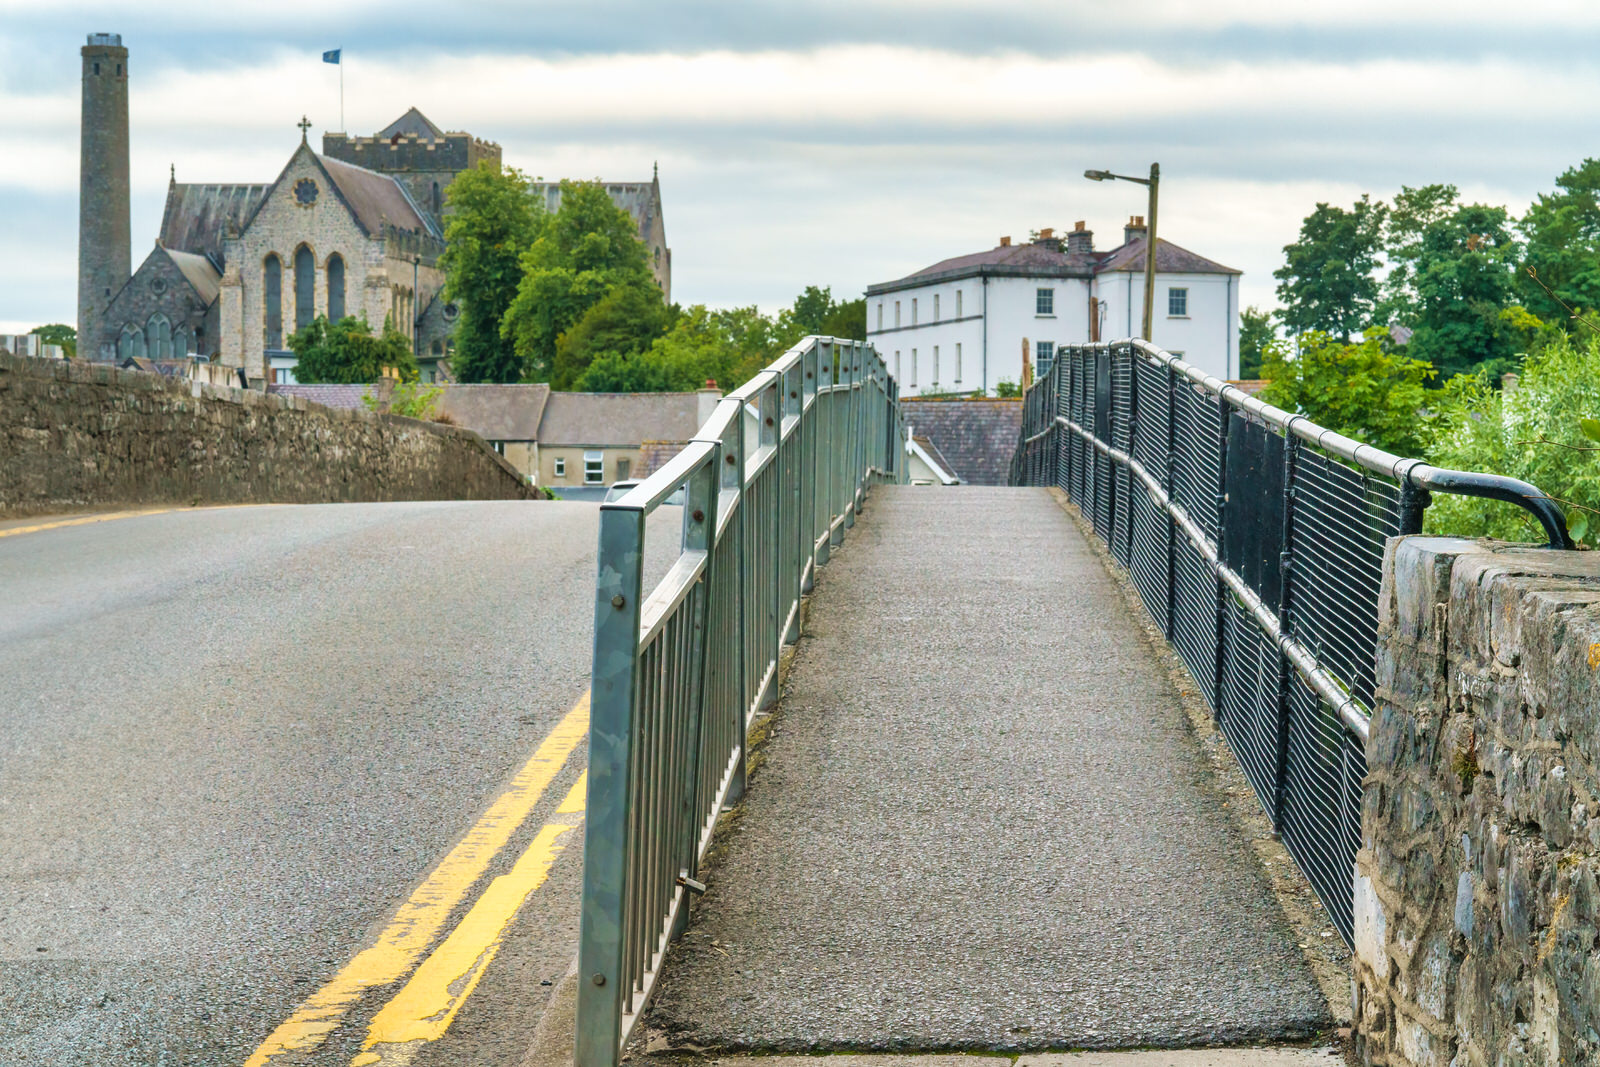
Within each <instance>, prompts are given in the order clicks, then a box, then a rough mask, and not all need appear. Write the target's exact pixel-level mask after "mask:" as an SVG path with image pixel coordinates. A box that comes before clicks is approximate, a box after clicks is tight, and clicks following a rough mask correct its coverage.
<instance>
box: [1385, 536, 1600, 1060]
mask: <svg viewBox="0 0 1600 1067" xmlns="http://www.w3.org/2000/svg"><path fill="white" fill-rule="evenodd" d="M1379 620H1380V622H1379V625H1380V637H1379V653H1378V682H1379V690H1378V708H1377V711H1376V713H1375V715H1374V716H1373V722H1372V736H1371V741H1370V743H1369V745H1368V757H1367V758H1368V767H1369V774H1368V778H1367V781H1366V789H1365V795H1364V798H1363V802H1362V820H1361V823H1362V848H1361V851H1360V853H1359V855H1358V857H1357V864H1356V867H1357V869H1356V901H1355V934H1356V954H1355V963H1354V966H1355V971H1356V983H1357V1004H1356V1039H1357V1047H1358V1049H1359V1050H1360V1052H1361V1054H1362V1057H1363V1059H1364V1061H1365V1062H1367V1063H1370V1064H1393V1065H1418V1067H1424V1065H1425V1067H1446V1065H1449V1067H1487V1065H1491V1064H1492V1065H1495V1067H1500V1065H1507V1067H1509V1065H1513V1064H1516V1065H1521V1064H1537V1065H1552V1067H1553V1065H1556V1064H1596V1063H1600V553H1576V552H1550V551H1541V550H1537V549H1527V548H1513V547H1509V546H1491V545H1485V544H1480V543H1477V542H1471V541H1460V540H1454V539H1446V538H1422V537H1414V538H1403V539H1396V540H1394V541H1392V542H1391V543H1390V545H1389V552H1388V559H1387V560H1386V563H1385V569H1384V590H1383V597H1382V601H1381V605H1380V615H1379Z"/></svg>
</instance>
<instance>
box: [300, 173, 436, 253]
mask: <svg viewBox="0 0 1600 1067" xmlns="http://www.w3.org/2000/svg"><path fill="white" fill-rule="evenodd" d="M316 159H317V161H318V162H319V163H321V164H322V169H323V170H324V171H325V172H326V173H327V175H328V180H329V181H331V182H333V184H334V185H336V186H338V188H339V195H340V196H342V197H344V201H345V203H347V204H349V205H350V210H351V211H352V212H354V213H355V216H356V220H357V221H358V222H360V223H361V228H362V229H363V230H366V231H367V233H368V234H377V233H379V232H381V231H382V230H383V224H384V223H385V222H387V223H388V224H389V225H391V226H395V227H398V228H399V229H402V230H419V231H421V232H422V233H429V234H433V233H434V232H435V231H434V228H433V223H432V222H430V221H429V220H428V219H427V218H426V217H424V216H423V214H422V212H421V210H419V209H418V208H417V205H416V204H415V203H414V202H413V201H412V199H411V196H410V194H408V193H407V192H406V190H405V186H403V185H401V184H400V183H399V182H397V181H395V180H394V179H393V178H391V177H389V176H388V175H387V174H379V173H378V172H377V171H371V170H368V169H367V168H365V167H358V166H356V165H355V164H354V163H346V162H344V161H343V160H339V159H333V158H331V157H329V156H317V157H316ZM435 236H437V234H435Z"/></svg>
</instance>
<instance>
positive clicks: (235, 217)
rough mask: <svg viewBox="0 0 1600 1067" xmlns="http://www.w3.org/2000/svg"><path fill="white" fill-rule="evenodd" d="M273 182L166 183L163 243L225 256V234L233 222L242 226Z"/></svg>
mask: <svg viewBox="0 0 1600 1067" xmlns="http://www.w3.org/2000/svg"><path fill="white" fill-rule="evenodd" d="M270 188H272V187H271V186H270V185H188V184H180V183H178V182H173V183H171V184H170V185H168V186H167V205H166V208H165V210H163V212H162V214H161V244H162V245H163V246H164V247H166V248H168V249H173V250H176V251H179V252H194V253H197V254H200V255H209V256H211V257H212V258H213V259H215V260H216V261H217V263H219V264H221V265H223V266H226V265H227V264H226V263H224V262H223V259H222V237H223V233H224V231H225V230H226V228H227V224H228V223H229V222H230V221H231V222H232V223H233V224H234V226H235V227H237V228H243V226H244V223H245V220H246V219H248V218H249V217H250V216H251V215H253V214H255V210H256V208H257V207H258V206H259V205H260V204H261V201H262V200H263V199H265V198H266V195H267V190H268V189H270Z"/></svg>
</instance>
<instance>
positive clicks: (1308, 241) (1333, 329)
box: [1272, 195, 1388, 341]
mask: <svg viewBox="0 0 1600 1067" xmlns="http://www.w3.org/2000/svg"><path fill="white" fill-rule="evenodd" d="M1387 214H1388V208H1386V207H1385V206H1384V205H1383V204H1382V203H1381V202H1374V201H1372V200H1371V199H1370V198H1369V197H1367V196H1365V195H1363V196H1362V197H1361V199H1360V200H1358V201H1356V203H1355V204H1354V206H1352V207H1351V209H1350V210H1348V211H1346V210H1345V209H1344V208H1341V207H1333V206H1331V205H1328V204H1318V205H1317V207H1316V210H1315V211H1313V212H1312V213H1311V214H1310V215H1307V216H1306V218H1305V221H1304V223H1302V225H1301V227H1300V238H1299V240H1297V241H1296V242H1295V243H1294V244H1291V245H1286V246H1284V249H1283V251H1284V256H1285V262H1284V265H1283V266H1282V267H1280V268H1278V269H1277V270H1275V271H1273V274H1272V276H1273V277H1274V278H1277V279H1278V290H1277V292H1278V299H1279V300H1281V301H1282V302H1283V310H1282V311H1281V312H1280V316H1281V318H1282V319H1283V323H1284V325H1285V326H1286V327H1288V329H1289V332H1290V333H1291V334H1296V335H1298V334H1303V333H1310V332H1312V331H1318V332H1323V333H1328V334H1332V335H1334V336H1336V337H1339V338H1341V339H1342V340H1345V341H1348V340H1350V338H1351V337H1352V336H1353V335H1354V334H1356V333H1357V332H1359V331H1360V330H1361V329H1362V328H1363V327H1365V326H1366V325H1367V324H1368V323H1370V322H1371V321H1372V315H1373V309H1374V307H1375V306H1376V303H1377V297H1378V282H1377V279H1376V277H1375V276H1374V272H1375V271H1376V270H1377V266H1378V253H1379V250H1380V249H1381V248H1382V238H1383V223H1384V219H1385V217H1386V216H1387Z"/></svg>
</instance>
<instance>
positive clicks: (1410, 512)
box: [1399, 471, 1433, 535]
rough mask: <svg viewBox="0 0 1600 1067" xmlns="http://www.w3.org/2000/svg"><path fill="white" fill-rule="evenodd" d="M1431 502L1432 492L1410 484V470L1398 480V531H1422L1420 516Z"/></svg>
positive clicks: (1407, 532) (1409, 532)
mask: <svg viewBox="0 0 1600 1067" xmlns="http://www.w3.org/2000/svg"><path fill="white" fill-rule="evenodd" d="M1432 502H1433V494H1431V493H1429V492H1428V491H1427V490H1426V489H1419V488H1417V487H1416V486H1414V485H1412V484H1411V477H1410V472H1409V471H1408V472H1407V475H1406V477H1405V478H1403V479H1401V481H1400V516H1399V518H1400V533H1401V534H1402V535H1406V534H1419V533H1421V532H1422V516H1423V513H1424V512H1426V511H1427V510H1428V505H1429V504H1430V503H1432Z"/></svg>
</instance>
